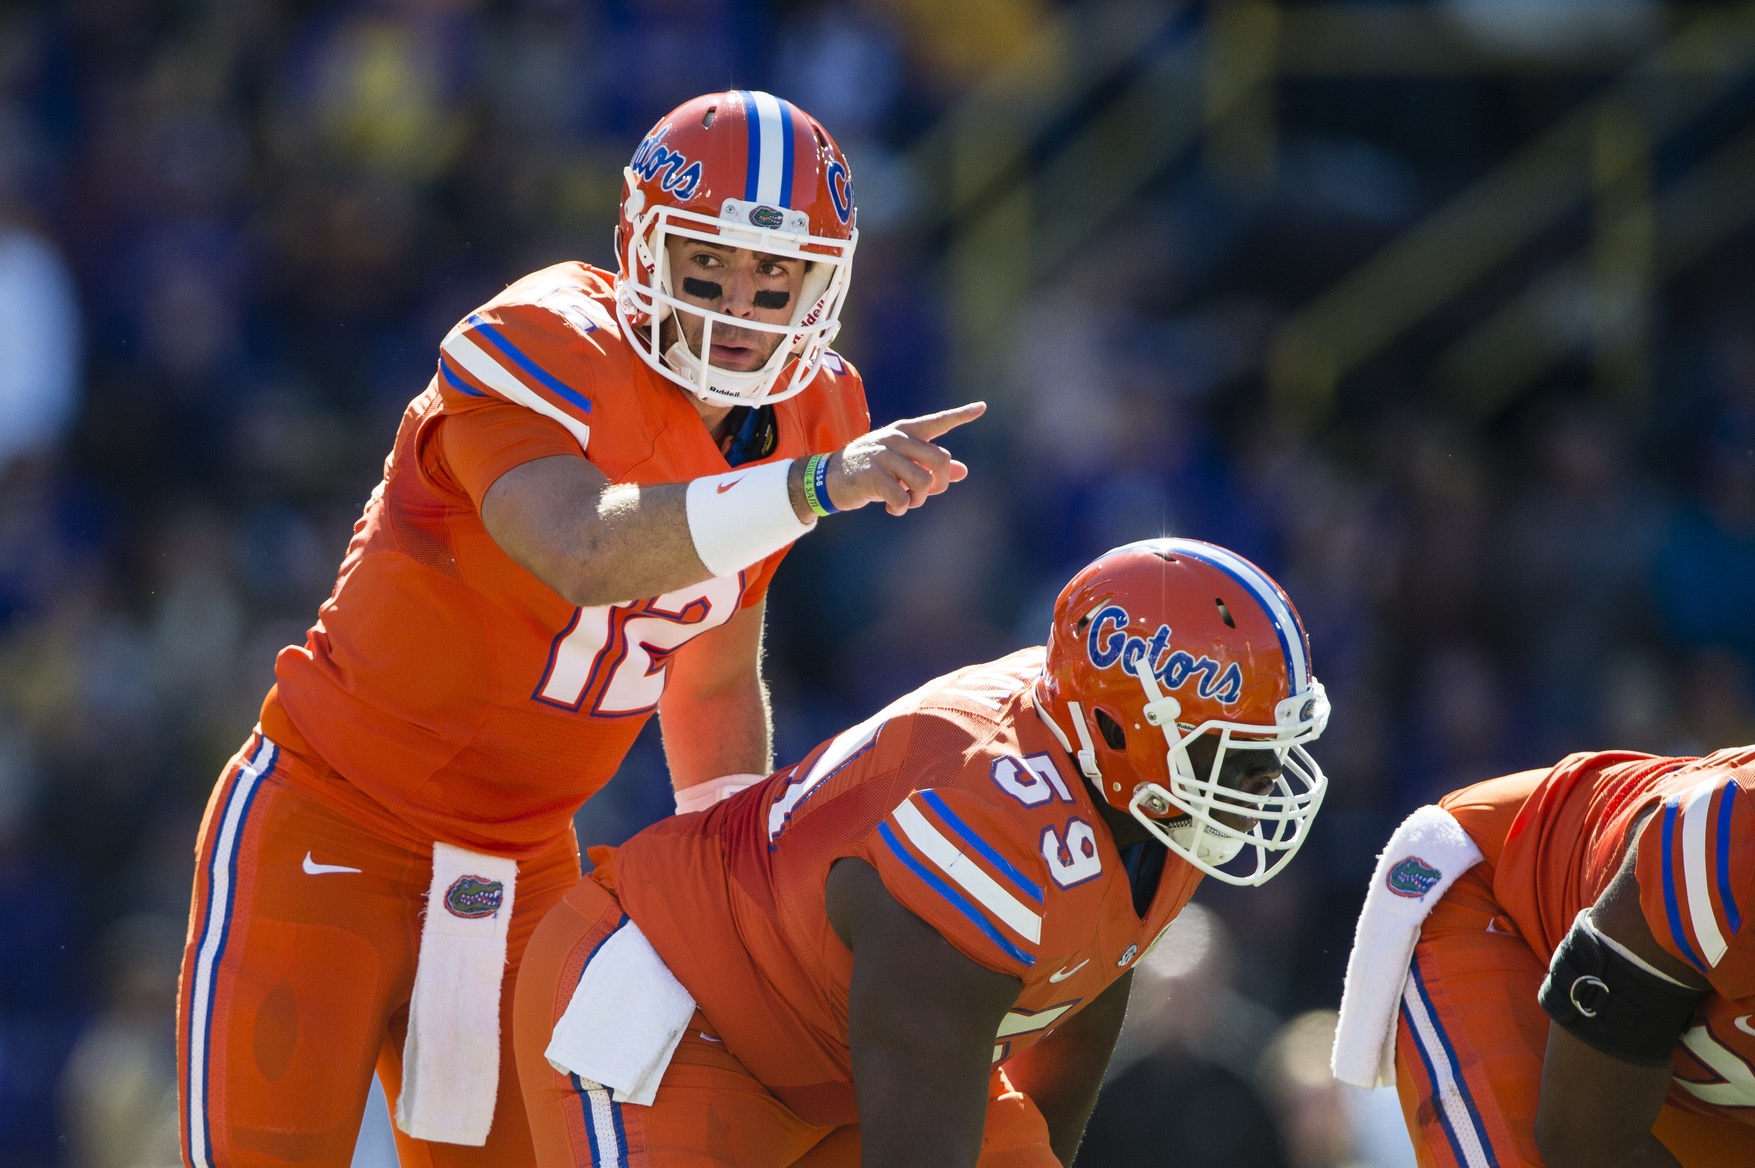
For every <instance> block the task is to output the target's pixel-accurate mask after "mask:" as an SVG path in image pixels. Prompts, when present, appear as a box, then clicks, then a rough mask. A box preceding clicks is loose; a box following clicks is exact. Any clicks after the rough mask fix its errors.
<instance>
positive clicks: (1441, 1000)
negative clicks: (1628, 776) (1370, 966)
mask: <svg viewBox="0 0 1755 1168" xmlns="http://www.w3.org/2000/svg"><path fill="white" fill-rule="evenodd" d="M1542 773H1545V772H1528V773H1526V774H1523V775H1511V776H1508V777H1506V778H1503V779H1494V780H1492V781H1490V782H1487V783H1480V784H1477V785H1476V786H1473V787H1470V788H1467V789H1466V790H1463V791H1459V792H1457V793H1456V794H1454V795H1452V796H1450V797H1449V798H1447V799H1445V800H1444V807H1445V808H1446V810H1448V811H1450V813H1451V814H1453V815H1455V816H1456V817H1457V819H1458V820H1459V821H1460V822H1461V823H1462V825H1463V827H1464V829H1465V830H1467V831H1468V833H1469V835H1470V836H1471V837H1472V838H1473V839H1475V841H1476V842H1477V843H1479V844H1480V847H1481V851H1482V852H1483V853H1484V854H1485V855H1486V856H1487V860H1486V862H1484V863H1481V864H1478V865H1476V866H1475V867H1474V868H1473V869H1471V870H1470V871H1468V872H1466V873H1464V874H1463V875H1462V876H1461V877H1460V878H1459V879H1458V880H1457V882H1456V883H1455V884H1453V885H1451V886H1450V891H1448V892H1446V893H1445V894H1444V897H1443V899H1442V900H1440V901H1439V902H1438V904H1437V906H1436V907H1435V908H1433V910H1432V913H1431V915H1430V916H1428V917H1427V918H1426V923H1425V926H1424V927H1423V928H1422V929H1421V931H1420V942H1419V944H1418V945H1417V946H1415V948H1414V961H1413V965H1412V967H1411V969H1410V970H1409V975H1408V983H1407V988H1406V989H1405V990H1404V992H1403V994H1402V1010H1401V1021H1400V1023H1399V1024H1398V1026H1397V1031H1396V1091H1397V1092H1398V1093H1399V1095H1400V1096H1401V1103H1402V1115H1403V1118H1404V1119H1406V1121H1407V1124H1408V1132H1409V1134H1410V1135H1412V1137H1413V1141H1414V1150H1415V1153H1416V1155H1417V1157H1418V1159H1419V1162H1420V1168H1517V1166H1520V1165H1533V1166H1538V1168H1539V1166H1540V1165H1541V1164H1542V1157H1541V1154H1540V1153H1539V1152H1538V1151H1537V1149H1536V1141H1535V1122H1536V1107H1537V1104H1538V1102H1539V1101H1540V1099H1541V1086H1542V1060H1543V1056H1544V1053H1545V1052H1546V1050H1547V1045H1548V1016H1547V1014H1545V1013H1543V1012H1542V1007H1541V1005H1540V1004H1539V1003H1538V1002H1537V1001H1536V994H1537V991H1538V990H1539V989H1540V988H1541V984H1542V979H1543V978H1544V977H1545V976H1547V972H1548V967H1547V965H1546V963H1545V962H1543V961H1542V959H1541V958H1539V957H1538V956H1536V954H1535V952H1534V951H1533V950H1531V949H1530V947H1529V944H1528V943H1527V942H1526V941H1524V939H1523V938H1522V937H1521V936H1519V935H1517V933H1516V931H1515V930H1514V929H1513V928H1512V926H1511V924H1510V922H1509V919H1508V918H1507V917H1506V915H1505V910H1504V909H1503V908H1502V907H1501V906H1500V905H1499V903H1498V902H1497V901H1496V900H1495V899H1494V896H1493V867H1492V865H1493V864H1494V863H1495V862H1496V861H1497V860H1498V857H1499V853H1500V850H1501V848H1502V847H1503V846H1504V842H1505V837H1506V834H1507V832H1508V831H1509V830H1510V827H1511V821H1512V820H1513V819H1515V818H1516V816H1517V812H1518V811H1519V809H1521V808H1522V806H1523V803H1524V800H1525V799H1526V798H1527V797H1528V795H1529V792H1530V789H1531V788H1532V787H1533V786H1534V784H1535V780H1536V779H1539V778H1540V777H1541V774H1542ZM1653 1131H1654V1132H1655V1133H1656V1134H1657V1137H1658V1138H1659V1139H1660V1140H1661V1141H1663V1143H1664V1146H1665V1147H1667V1148H1669V1150H1670V1152H1671V1154H1673V1155H1674V1156H1675V1157H1676V1158H1677V1159H1678V1160H1680V1161H1681V1162H1682V1164H1683V1168H1715V1166H1718V1165H1731V1164H1755V1127H1750V1126H1748V1125H1746V1124H1744V1123H1741V1122H1739V1121H1737V1120H1735V1119H1731V1118H1729V1117H1719V1116H1708V1115H1701V1114H1699V1113H1697V1112H1693V1111H1685V1110H1683V1109H1682V1108H1680V1107H1677V1106H1675V1104H1674V1103H1673V1102H1671V1103H1666V1104H1665V1105H1664V1108H1663V1110H1662V1111H1661V1112H1660V1113H1659V1115H1658V1120H1657V1123H1656V1125H1655V1126H1654V1127H1653Z"/></svg>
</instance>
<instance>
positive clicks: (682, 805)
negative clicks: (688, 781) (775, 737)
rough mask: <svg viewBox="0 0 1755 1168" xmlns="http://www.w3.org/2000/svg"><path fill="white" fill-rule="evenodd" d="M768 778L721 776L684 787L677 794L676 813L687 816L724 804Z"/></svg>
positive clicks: (764, 776)
mask: <svg viewBox="0 0 1755 1168" xmlns="http://www.w3.org/2000/svg"><path fill="white" fill-rule="evenodd" d="M767 777H768V776H767V775H720V776H719V777H718V778H716V779H708V780H707V781H706V782H704V783H696V784H695V785H694V786H692V787H684V788H683V789H682V790H680V791H678V792H677V793H676V813H677V814H678V815H687V814H688V813H689V812H691V811H705V810H707V808H709V807H711V806H713V805H714V804H715V803H723V802H725V801H726V800H727V799H729V798H731V797H732V796H733V795H735V794H737V793H738V792H739V791H743V790H746V789H748V788H750V787H753V786H755V785H756V784H757V783H759V782H761V781H762V780H763V779H765V778H767Z"/></svg>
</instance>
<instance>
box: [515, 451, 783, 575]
mask: <svg viewBox="0 0 1755 1168" xmlns="http://www.w3.org/2000/svg"><path fill="white" fill-rule="evenodd" d="M711 481H712V480H706V482H707V483H709V484H710V483H711ZM770 481H772V480H770ZM803 481H804V480H803V471H802V464H801V462H799V461H794V462H793V463H792V465H791V466H790V467H789V468H788V475H787V484H786V489H787V496H788V499H787V501H786V502H785V503H778V502H776V504H775V505H776V506H778V507H779V514H780V515H781V516H783V518H782V519H781V520H780V522H782V523H788V524H792V525H793V526H792V527H791V529H790V530H789V531H786V532H783V533H781V535H780V536H779V537H778V538H771V539H768V541H767V542H766V543H763V544H762V545H761V546H759V547H756V548H754V550H753V551H751V552H749V553H748V554H747V555H739V554H738V552H739V550H740V549H739V547H738V546H737V545H738V541H737V540H736V539H732V540H729V541H728V540H727V539H726V538H725V533H726V532H728V531H740V530H743V528H742V527H740V525H739V524H740V521H739V518H738V516H737V514H736V513H735V511H733V512H732V513H729V514H726V515H719V514H716V513H714V509H713V508H711V507H708V508H703V507H700V506H697V507H696V508H695V511H696V513H695V514H693V515H691V511H690V504H689V489H690V484H689V483H659V484H648V485H644V486H639V485H635V484H620V485H612V484H610V483H609V482H608V480H607V479H606V478H605V477H604V475H603V473H602V472H601V471H599V470H598V469H597V468H596V467H594V466H592V465H591V464H590V463H589V462H587V461H586V460H584V459H582V458H567V457H554V458H544V459H537V460H534V461H532V462H528V463H525V464H523V465H522V466H517V467H513V468H512V469H511V470H509V471H507V472H506V473H505V474H504V475H502V476H501V477H500V479H499V481H497V482H496V483H494V485H493V486H492V487H491V488H490V489H489V491H488V493H487V495H486V497H485V498H484V499H483V500H482V508H481V516H482V521H483V523H484V524H485V525H486V526H487V529H488V533H489V534H490V535H491V536H493V538H494V541H495V542H496V543H498V544H499V545H500V547H501V548H503V549H504V550H505V551H506V553H507V554H508V555H510V556H511V557H512V558H513V559H515V560H517V561H518V563H519V564H521V565H523V566H524V567H525V568H526V569H528V570H529V571H530V572H531V573H532V574H533V575H535V576H536V578H537V579H539V580H541V581H542V582H543V583H544V584H547V585H548V586H549V587H550V588H553V589H554V590H555V591H556V592H558V593H560V594H561V595H562V596H563V597H565V598H566V599H567V600H569V601H571V602H572V603H574V604H577V605H579V606H580V607H583V608H593V607H596V606H599V605H605V604H625V603H627V602H629V601H632V600H637V599H639V598H641V597H646V596H662V595H663V594H664V593H666V592H672V591H675V590H676V589H679V588H687V587H689V586H691V585H694V584H699V583H701V582H702V581H703V580H707V579H711V578H712V577H714V576H715V575H727V574H731V573H735V572H737V571H739V570H741V569H742V568H745V567H748V566H749V565H750V564H753V563H755V562H757V561H758V560H760V559H762V558H764V557H765V556H766V555H768V554H770V553H771V552H772V551H775V550H778V548H779V547H782V546H784V544H785V542H786V541H788V540H790V539H795V538H797V536H798V535H799V534H802V532H803V530H804V527H803V526H802V525H803V524H804V522H805V521H806V520H808V519H809V517H810V508H809V507H808V506H807V505H806V504H805V502H804V487H803ZM730 485H732V486H735V485H736V484H735V483H732V484H730ZM775 486H776V487H777V486H778V484H775ZM709 489H710V488H709ZM723 494H724V492H719V493H718V494H715V495H713V496H711V498H712V499H713V500H715V501H718V500H719V499H720V498H721V497H722V496H723ZM721 510H723V508H721ZM760 514H767V512H761V513H760ZM760 514H758V515H757V517H756V519H755V520H754V522H755V523H756V524H757V526H758V527H759V526H760V524H761V522H762V521H761V518H760ZM768 526H769V527H772V526H773V522H772V518H771V517H770V519H769V521H768ZM704 556H705V559H704V558H703V557H704ZM712 560H717V561H718V562H717V564H714V563H710V562H708V561H712Z"/></svg>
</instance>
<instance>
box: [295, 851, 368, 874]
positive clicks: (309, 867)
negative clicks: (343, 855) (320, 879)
mask: <svg viewBox="0 0 1755 1168" xmlns="http://www.w3.org/2000/svg"><path fill="white" fill-rule="evenodd" d="M304 869H305V875H307V876H321V875H323V874H324V873H325V872H358V871H359V869H358V868H349V867H348V866H347V865H346V864H319V863H317V861H315V860H313V859H311V853H310V852H306V853H305V863H304Z"/></svg>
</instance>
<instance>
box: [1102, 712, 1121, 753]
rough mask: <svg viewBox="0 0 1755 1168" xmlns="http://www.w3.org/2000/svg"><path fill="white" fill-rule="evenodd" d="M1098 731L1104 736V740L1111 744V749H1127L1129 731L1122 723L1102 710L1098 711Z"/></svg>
mask: <svg viewBox="0 0 1755 1168" xmlns="http://www.w3.org/2000/svg"><path fill="white" fill-rule="evenodd" d="M1097 733H1099V734H1101V735H1102V736H1103V741H1104V742H1107V743H1108V744H1109V749H1111V750H1126V749H1127V731H1125V730H1123V729H1122V728H1121V723H1119V722H1117V721H1116V720H1115V719H1114V718H1111V717H1110V716H1109V715H1108V714H1107V713H1105V712H1104V711H1102V710H1098V711H1097Z"/></svg>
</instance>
